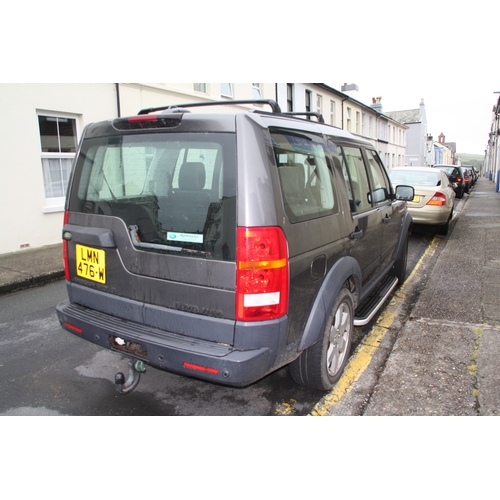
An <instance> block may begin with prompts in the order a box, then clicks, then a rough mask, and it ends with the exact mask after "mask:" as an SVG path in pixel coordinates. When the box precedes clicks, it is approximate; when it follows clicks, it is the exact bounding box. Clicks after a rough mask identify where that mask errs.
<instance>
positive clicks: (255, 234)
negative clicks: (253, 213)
mask: <svg viewBox="0 0 500 500" xmlns="http://www.w3.org/2000/svg"><path fill="white" fill-rule="evenodd" d="M236 254H237V259H236V265H237V268H236V269H237V270H236V319H237V320H240V321H263V320H268V319H275V318H279V317H281V316H283V315H285V314H286V313H287V311H288V289H289V284H288V244H287V241H286V238H285V235H284V233H283V231H282V230H281V228H279V227H257V228H248V227H239V228H238V235H237V251H236Z"/></svg>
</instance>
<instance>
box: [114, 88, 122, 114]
mask: <svg viewBox="0 0 500 500" xmlns="http://www.w3.org/2000/svg"><path fill="white" fill-rule="evenodd" d="M115 88H116V111H117V113H118V118H121V116H122V114H121V109H120V84H119V83H115Z"/></svg>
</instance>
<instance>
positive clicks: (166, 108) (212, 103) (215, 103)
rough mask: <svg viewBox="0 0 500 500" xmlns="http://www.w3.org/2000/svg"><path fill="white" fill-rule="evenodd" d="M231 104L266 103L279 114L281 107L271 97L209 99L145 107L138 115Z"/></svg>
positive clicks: (177, 111)
mask: <svg viewBox="0 0 500 500" xmlns="http://www.w3.org/2000/svg"><path fill="white" fill-rule="evenodd" d="M233 104H259V105H260V104H267V105H268V106H270V107H271V110H272V112H273V113H277V114H281V108H280V106H279V104H278V103H277V102H276V101H274V100H273V99H249V100H243V101H241V100H240V101H209V102H191V103H187V104H180V105H176V104H171V105H169V106H160V107H157V108H146V109H141V110H140V111H139V113H138V114H139V115H147V114H148V113H155V112H157V111H171V112H172V113H179V112H181V111H180V110H181V109H184V108H195V107H201V106H223V105H226V106H227V105H233Z"/></svg>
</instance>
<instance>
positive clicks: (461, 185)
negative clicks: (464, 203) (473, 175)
mask: <svg viewBox="0 0 500 500" xmlns="http://www.w3.org/2000/svg"><path fill="white" fill-rule="evenodd" d="M434 168H439V169H440V170H444V172H445V174H446V175H447V176H448V179H450V183H451V184H456V186H455V187H454V188H453V189H454V190H455V194H456V195H457V198H462V196H463V195H464V193H465V179H464V173H463V171H462V167H458V166H457V165H434Z"/></svg>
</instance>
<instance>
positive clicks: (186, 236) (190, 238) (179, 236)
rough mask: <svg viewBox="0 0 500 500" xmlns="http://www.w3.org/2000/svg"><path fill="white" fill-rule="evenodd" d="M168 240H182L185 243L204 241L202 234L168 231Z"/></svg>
mask: <svg viewBox="0 0 500 500" xmlns="http://www.w3.org/2000/svg"><path fill="white" fill-rule="evenodd" d="M167 240H168V241H182V242H183V243H203V235H202V234H191V233H170V232H169V233H167Z"/></svg>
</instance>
